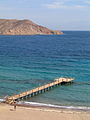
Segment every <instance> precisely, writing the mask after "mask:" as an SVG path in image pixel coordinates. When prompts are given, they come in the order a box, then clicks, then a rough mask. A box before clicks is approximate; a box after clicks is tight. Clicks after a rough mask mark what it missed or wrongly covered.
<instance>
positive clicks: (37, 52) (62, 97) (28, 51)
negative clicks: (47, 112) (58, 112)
mask: <svg viewBox="0 0 90 120" xmlns="http://www.w3.org/2000/svg"><path fill="white" fill-rule="evenodd" d="M59 77H71V78H74V79H75V80H74V83H73V84H67V85H60V86H58V87H56V88H53V89H52V90H50V91H47V92H45V93H43V94H39V95H37V96H34V97H32V98H28V99H26V100H24V101H22V102H23V103H26V104H34V105H35V104H36V105H45V106H56V107H62V108H80V109H88V110H90V31H64V34H63V35H31V36H29V35H28V36H27V35H20V36H19V35H17V36H9V35H8V36H7V35H5V36H3V35H0V100H1V101H2V99H3V98H5V97H7V96H11V95H14V94H18V93H21V92H24V91H27V90H30V89H33V88H36V87H38V86H41V85H44V84H46V83H50V82H53V80H54V79H56V78H59Z"/></svg>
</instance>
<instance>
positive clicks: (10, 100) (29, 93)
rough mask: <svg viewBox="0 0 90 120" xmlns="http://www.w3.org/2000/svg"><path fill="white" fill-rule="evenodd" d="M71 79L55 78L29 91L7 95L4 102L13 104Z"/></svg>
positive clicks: (71, 79)
mask: <svg viewBox="0 0 90 120" xmlns="http://www.w3.org/2000/svg"><path fill="white" fill-rule="evenodd" d="M73 80H74V79H73V78H57V79H55V80H54V82H51V83H48V84H46V85H43V86H40V87H37V88H35V89H32V90H29V91H25V92H22V93H20V94H17V95H13V96H9V97H7V98H6V101H5V102H6V103H8V104H13V103H15V102H16V101H20V100H21V99H25V98H29V97H33V96H35V95H37V94H39V93H42V92H45V91H48V90H50V89H51V88H52V87H54V86H58V85H59V84H63V83H69V82H72V81H73Z"/></svg>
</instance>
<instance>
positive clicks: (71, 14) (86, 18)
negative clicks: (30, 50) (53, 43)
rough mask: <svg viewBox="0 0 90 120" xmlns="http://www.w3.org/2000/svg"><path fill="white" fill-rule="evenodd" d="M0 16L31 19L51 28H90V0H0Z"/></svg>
mask: <svg viewBox="0 0 90 120" xmlns="http://www.w3.org/2000/svg"><path fill="white" fill-rule="evenodd" d="M0 18H9V19H10V18H12V19H13V18H14V19H30V20H32V21H34V22H36V23H38V24H41V25H44V26H46V27H49V28H51V29H59V30H90V0H0Z"/></svg>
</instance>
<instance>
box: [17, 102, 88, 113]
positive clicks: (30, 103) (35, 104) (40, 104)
mask: <svg viewBox="0 0 90 120" xmlns="http://www.w3.org/2000/svg"><path fill="white" fill-rule="evenodd" d="M18 104H24V105H32V106H39V107H40V106H41V107H51V108H61V109H72V110H83V111H90V107H84V106H82V107H81V106H59V105H53V104H45V103H37V102H27V101H20V102H18Z"/></svg>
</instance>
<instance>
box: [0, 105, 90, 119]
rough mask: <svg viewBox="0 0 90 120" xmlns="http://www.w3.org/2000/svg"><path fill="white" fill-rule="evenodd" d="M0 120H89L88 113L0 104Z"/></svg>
mask: <svg viewBox="0 0 90 120" xmlns="http://www.w3.org/2000/svg"><path fill="white" fill-rule="evenodd" d="M0 113H1V114H0V118H1V119H2V120H12V119H13V120H30V118H31V120H50V119H52V120H60V119H61V120H73V119H74V120H90V111H76V110H70V109H69V110H66V109H58V108H49V107H37V106H26V105H17V107H16V110H14V107H13V106H11V105H8V104H5V103H0Z"/></svg>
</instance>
